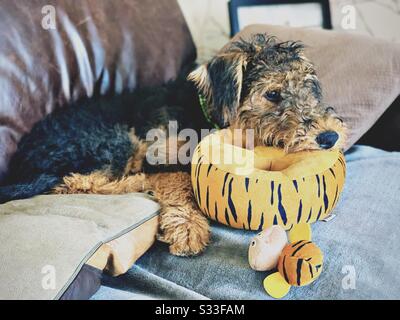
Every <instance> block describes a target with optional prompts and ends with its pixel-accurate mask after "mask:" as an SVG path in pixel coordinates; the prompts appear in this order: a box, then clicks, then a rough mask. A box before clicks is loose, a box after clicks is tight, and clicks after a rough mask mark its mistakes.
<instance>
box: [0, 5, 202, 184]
mask: <svg viewBox="0 0 400 320" xmlns="http://www.w3.org/2000/svg"><path fill="white" fill-rule="evenodd" d="M49 5H50V6H53V8H54V9H55V11H54V12H55V22H56V25H55V27H56V28H55V29H44V28H43V27H42V23H43V24H44V25H45V26H49V24H48V22H51V20H49V19H51V17H52V16H51V13H52V12H51V10H52V9H51V7H49ZM49 8H50V11H48V10H49ZM42 10H43V12H44V13H42ZM50 26H51V24H50ZM0 30H2V32H1V33H0V87H1V91H0V179H1V176H2V175H4V172H5V170H6V166H7V162H8V161H9V159H10V156H11V154H12V153H13V152H14V151H15V149H16V145H17V143H18V141H19V139H20V138H21V135H22V134H24V133H26V132H28V131H29V130H30V128H31V127H32V126H33V124H34V123H35V122H37V121H38V120H40V119H41V118H43V117H44V116H45V115H46V114H48V113H50V112H51V111H52V110H54V108H57V107H58V106H61V105H64V104H65V103H66V102H68V101H70V100H76V99H78V98H80V97H83V96H92V95H94V94H106V93H110V94H113V93H118V92H120V91H122V90H132V89H134V88H135V87H137V86H147V85H156V84H161V83H163V82H165V81H167V80H169V79H171V78H174V77H175V76H176V75H177V72H178V71H179V69H180V68H181V67H182V66H183V65H185V64H187V63H190V62H192V61H193V60H194V59H195V47H194V44H193V41H192V38H191V35H190V32H189V30H188V28H187V26H186V22H185V20H184V18H183V15H182V13H181V11H180V8H179V6H178V4H177V2H176V1H175V0H151V1H142V0H119V1H109V0H82V1H79V5H77V3H76V1H75V0H30V1H14V0H3V1H1V2H0Z"/></svg>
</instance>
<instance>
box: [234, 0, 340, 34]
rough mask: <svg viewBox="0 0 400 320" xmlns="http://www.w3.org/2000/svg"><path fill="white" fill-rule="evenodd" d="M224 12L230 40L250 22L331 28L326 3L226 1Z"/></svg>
mask: <svg viewBox="0 0 400 320" xmlns="http://www.w3.org/2000/svg"><path fill="white" fill-rule="evenodd" d="M228 10H229V19H230V28H231V36H232V37H233V36H234V35H235V34H236V33H238V32H239V31H240V30H241V29H243V28H244V27H245V26H247V25H249V24H253V23H267V24H278V25H288V26H295V27H321V28H323V29H332V22H331V13H330V7H329V0H230V1H229V2H228ZM297 12H298V13H297ZM268 13H270V15H268ZM283 13H285V14H284V15H283ZM300 13H301V14H300Z"/></svg>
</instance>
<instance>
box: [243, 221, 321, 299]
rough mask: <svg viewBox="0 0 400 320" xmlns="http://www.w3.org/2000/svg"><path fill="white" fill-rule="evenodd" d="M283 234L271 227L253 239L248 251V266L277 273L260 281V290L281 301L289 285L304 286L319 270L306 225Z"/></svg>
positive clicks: (318, 254)
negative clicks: (262, 286)
mask: <svg viewBox="0 0 400 320" xmlns="http://www.w3.org/2000/svg"><path fill="white" fill-rule="evenodd" d="M289 239H290V240H291V243H289V244H288V243H287V237H286V232H285V231H284V229H283V228H281V227H280V226H273V227H271V228H267V229H265V230H264V231H262V232H260V233H259V234H258V235H257V236H255V237H254V238H253V240H252V241H251V244H250V248H249V263H250V266H251V267H252V268H253V269H254V270H257V271H267V270H272V269H274V268H276V267H277V270H278V271H277V272H274V273H272V274H270V275H268V276H267V277H266V278H265V279H264V283H263V284H264V288H265V290H266V292H267V293H268V294H269V295H270V296H271V297H273V298H277V299H280V298H283V297H284V296H285V295H286V294H288V292H289V290H290V288H291V286H305V285H307V284H310V283H311V282H313V281H314V280H316V279H317V278H318V276H319V275H320V274H321V271H322V264H323V254H322V252H321V250H320V249H319V247H318V246H317V245H316V244H315V243H313V242H312V241H311V240H310V239H311V228H310V225H308V224H299V225H296V226H295V227H293V228H292V229H291V230H290V231H289Z"/></svg>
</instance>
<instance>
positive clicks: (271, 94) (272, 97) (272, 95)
mask: <svg viewBox="0 0 400 320" xmlns="http://www.w3.org/2000/svg"><path fill="white" fill-rule="evenodd" d="M264 97H265V99H267V100H268V101H271V102H278V101H280V100H281V93H280V92H279V91H276V90H273V91H268V92H267V93H266V94H265V95H264Z"/></svg>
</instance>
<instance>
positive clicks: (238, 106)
mask: <svg viewBox="0 0 400 320" xmlns="http://www.w3.org/2000/svg"><path fill="white" fill-rule="evenodd" d="M187 79H188V80H186V76H184V77H181V78H178V79H177V80H176V81H173V82H170V83H168V84H166V85H164V86H161V87H157V88H147V89H146V88H145V89H139V90H137V91H136V92H133V93H126V94H121V95H119V96H116V97H100V96H98V97H97V98H91V99H87V100H85V101H79V102H77V103H75V104H73V105H70V106H65V107H64V108H60V109H59V110H57V111H55V112H54V113H52V114H51V115H49V116H47V117H46V118H45V119H44V120H42V121H40V122H39V123H37V124H36V125H35V126H34V127H33V129H32V131H31V132H30V133H29V134H27V135H26V136H24V137H23V138H22V139H21V141H20V143H19V145H18V150H17V152H16V153H15V155H14V156H13V158H12V159H11V162H10V166H9V173H8V176H7V177H6V179H5V181H4V182H3V185H2V186H1V187H0V203H3V202H6V201H10V200H14V199H21V198H27V197H31V196H34V195H37V194H42V193H49V192H53V193H99V194H119V193H127V192H137V191H139V192H141V191H146V190H152V191H153V192H154V194H155V196H156V197H157V198H158V200H159V201H160V203H161V205H162V208H163V210H162V213H161V215H160V232H159V239H160V240H162V241H165V242H167V243H168V244H169V245H170V252H171V253H173V254H176V255H193V254H198V253H199V252H201V251H202V250H203V249H204V248H205V246H206V245H207V244H208V242H209V225H208V221H207V219H206V218H205V217H204V216H203V215H202V214H201V212H200V211H199V209H198V207H197V205H196V203H195V200H194V197H193V193H192V187H191V183H190V176H189V174H188V170H189V166H188V164H187V163H177V164H172V163H163V164H160V163H158V164H156V165H154V163H152V161H149V159H150V158H151V156H149V152H148V151H149V148H150V144H149V141H148V139H146V136H147V134H148V132H149V131H150V130H151V129H156V128H158V129H160V130H165V129H166V128H168V125H169V123H170V121H176V122H177V124H178V130H181V129H185V128H191V129H194V130H196V131H197V132H198V133H199V134H200V131H201V129H206V128H211V124H210V123H214V124H217V125H218V126H219V127H220V128H230V129H254V136H255V137H254V138H255V141H254V144H255V145H269V146H276V147H280V148H284V150H285V151H286V152H296V151H299V150H312V149H330V148H342V147H343V146H344V141H345V126H344V124H343V121H342V120H341V119H340V118H339V117H338V116H337V115H336V114H335V111H334V109H333V108H332V107H330V106H327V105H325V104H324V103H323V102H322V96H321V88H320V84H319V81H318V78H317V76H316V72H315V69H314V66H313V65H312V63H311V62H310V61H309V60H308V59H307V58H306V57H305V56H304V53H303V45H302V44H301V43H299V42H294V41H289V42H279V41H278V40H277V39H276V38H274V37H268V36H266V35H263V34H257V35H254V36H253V37H252V39H251V40H249V41H244V40H239V41H237V42H235V43H233V44H232V45H231V46H230V47H229V48H227V49H226V50H224V51H223V52H222V53H219V54H217V55H216V56H215V57H213V58H212V59H211V60H210V61H209V62H208V63H206V64H205V65H202V66H200V67H199V68H197V69H196V70H194V71H193V72H191V73H190V74H189V76H188V77H187ZM199 95H200V96H201V97H202V98H201V99H199ZM200 100H202V102H200ZM203 102H205V103H203ZM167 134H168V133H167ZM166 141H167V143H170V144H172V143H175V142H176V137H173V136H171V134H170V135H169V136H167V140H166ZM152 142H153V141H152ZM176 149H177V148H175V150H176ZM165 150H168V151H166V153H168V152H171V151H170V150H171V149H170V148H166V149H165ZM169 156H170V154H168V157H167V158H168V159H169Z"/></svg>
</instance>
